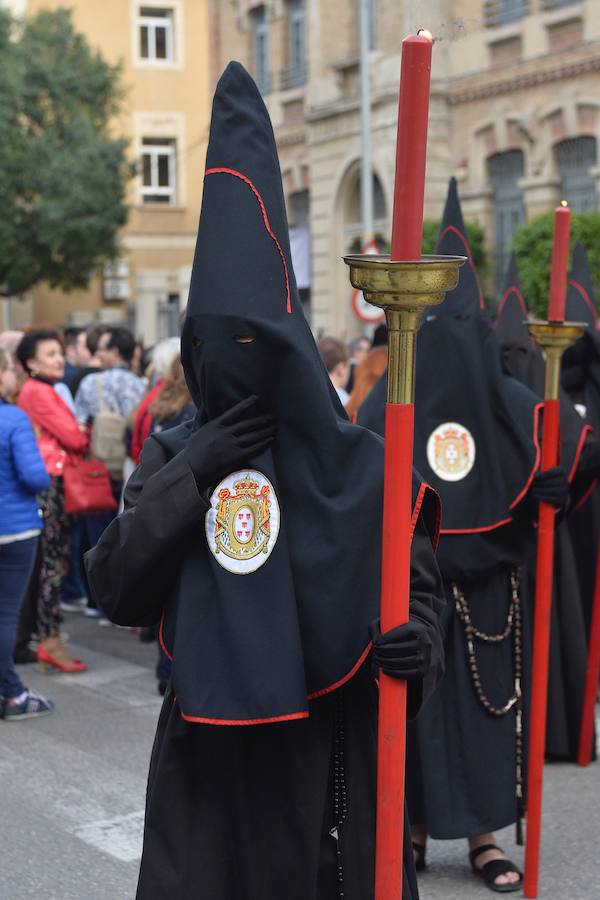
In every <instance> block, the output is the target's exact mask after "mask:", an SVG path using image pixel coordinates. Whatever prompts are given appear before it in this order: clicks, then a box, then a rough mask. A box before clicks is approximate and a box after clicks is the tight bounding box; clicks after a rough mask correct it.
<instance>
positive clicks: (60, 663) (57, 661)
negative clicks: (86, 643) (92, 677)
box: [37, 638, 87, 673]
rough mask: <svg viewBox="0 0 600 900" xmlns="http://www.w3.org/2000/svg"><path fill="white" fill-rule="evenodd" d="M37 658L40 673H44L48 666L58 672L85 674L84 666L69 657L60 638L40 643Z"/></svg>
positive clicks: (77, 660)
mask: <svg viewBox="0 0 600 900" xmlns="http://www.w3.org/2000/svg"><path fill="white" fill-rule="evenodd" d="M48 645H49V646H48ZM37 658H38V663H39V664H40V669H41V670H42V672H46V670H47V668H48V666H50V668H52V669H58V671H59V672H69V673H75V672H87V666H86V664H85V663H83V662H81V660H80V659H73V657H71V656H69V654H68V653H67V651H66V650H65V647H64V646H63V643H62V641H61V639H60V638H47V639H46V640H45V641H42V642H41V643H40V644H39V645H38V648H37Z"/></svg>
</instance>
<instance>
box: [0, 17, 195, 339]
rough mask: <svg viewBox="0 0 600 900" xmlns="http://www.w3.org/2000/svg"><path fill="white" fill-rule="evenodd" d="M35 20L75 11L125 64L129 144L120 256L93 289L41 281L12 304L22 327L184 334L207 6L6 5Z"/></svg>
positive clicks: (94, 38)
mask: <svg viewBox="0 0 600 900" xmlns="http://www.w3.org/2000/svg"><path fill="white" fill-rule="evenodd" d="M0 5H6V6H9V7H11V8H12V9H13V11H14V12H15V13H16V14H17V15H22V16H27V15H31V14H34V13H36V12H37V11H38V10H39V9H41V8H45V9H48V8H50V9H52V8H56V7H59V6H65V5H68V6H69V7H70V8H71V10H72V16H73V23H74V26H75V28H76V29H77V30H78V31H80V32H82V33H83V34H85V35H86V37H87V39H88V41H89V42H90V44H91V45H92V46H93V47H94V48H97V49H99V50H100V52H101V53H102V54H103V56H104V57H105V58H106V59H107V60H108V61H109V62H111V63H113V64H114V63H117V62H121V64H122V83H123V87H124V89H125V103H124V108H123V111H122V115H121V117H120V119H119V120H118V121H116V122H115V123H114V130H115V133H118V134H119V135H123V136H125V137H127V138H128V139H129V141H130V153H131V158H132V160H134V161H135V162H136V163H137V164H138V165H137V169H138V174H137V176H136V177H135V178H134V179H133V180H132V182H131V183H130V186H129V193H128V198H127V199H128V203H129V204H130V214H129V221H128V224H127V225H126V227H125V228H124V229H123V231H122V234H121V248H122V254H121V258H120V259H119V260H118V262H117V263H115V264H114V265H111V266H107V267H105V269H104V271H103V272H101V273H99V274H98V276H97V277H95V278H94V279H93V280H92V283H91V285H90V287H89V289H88V290H81V291H79V290H78V291H72V292H70V293H63V292H61V291H53V290H51V289H50V288H49V287H48V286H47V285H39V286H38V287H36V288H35V289H34V290H33V291H32V292H31V295H30V297H29V298H25V300H24V301H19V300H17V299H14V300H13V301H12V310H11V313H12V314H11V319H12V324H13V326H14V327H18V326H19V325H20V324H21V323H23V324H24V323H26V322H28V321H29V322H31V321H35V322H49V323H55V324H68V323H70V322H72V323H81V324H87V323H88V322H91V321H94V320H105V321H115V320H125V321H128V322H129V323H130V324H131V326H132V327H133V328H134V329H135V331H136V333H137V334H138V335H140V336H142V337H143V338H144V339H145V340H146V342H147V343H153V342H154V341H156V340H157V339H159V338H161V337H166V336H168V335H172V334H177V333H178V331H179V319H180V313H181V310H182V309H183V308H184V307H185V304H186V302H187V294H188V287H189V281H190V275H191V267H192V259H193V255H194V246H195V241H196V230H197V226H198V217H199V211H200V200H201V194H202V176H203V171H204V157H205V154H206V140H207V131H208V119H209V114H210V89H209V64H208V38H209V31H208V6H207V0H102V2H101V3H94V2H91V0H70V2H69V3H68V4H65V2H64V0H0Z"/></svg>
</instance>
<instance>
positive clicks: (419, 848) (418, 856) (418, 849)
mask: <svg viewBox="0 0 600 900" xmlns="http://www.w3.org/2000/svg"><path fill="white" fill-rule="evenodd" d="M412 847H413V850H414V853H415V869H416V870H417V872H422V871H423V869H424V868H425V867H426V865H427V863H426V862H425V852H426V847H425V844H418V843H417V842H416V841H413V842H412Z"/></svg>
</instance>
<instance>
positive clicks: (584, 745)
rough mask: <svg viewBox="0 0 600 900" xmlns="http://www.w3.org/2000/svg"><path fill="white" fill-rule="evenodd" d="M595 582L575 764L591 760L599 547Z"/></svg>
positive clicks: (599, 631) (599, 661)
mask: <svg viewBox="0 0 600 900" xmlns="http://www.w3.org/2000/svg"><path fill="white" fill-rule="evenodd" d="M596 560H597V562H596V583H595V588H594V605H593V608H592V623H591V626H590V640H589V645H588V659H587V667H586V672H585V686H584V689H583V708H582V710H581V727H580V731H579V752H578V754H577V765H579V766H589V764H590V762H591V761H592V749H593V746H592V745H593V741H594V716H595V713H596V695H597V693H598V678H599V677H600V548H599V552H598V553H597V554H596Z"/></svg>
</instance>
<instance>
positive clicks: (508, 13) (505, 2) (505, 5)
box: [483, 0, 531, 28]
mask: <svg viewBox="0 0 600 900" xmlns="http://www.w3.org/2000/svg"><path fill="white" fill-rule="evenodd" d="M530 6H531V2H530V0H484V4H483V14H484V20H485V24H486V25H487V27H488V28H491V27H493V26H495V25H508V24H509V23H510V22H516V21H517V20H518V19H522V18H523V17H524V16H526V15H527V14H528V13H529V10H530Z"/></svg>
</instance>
